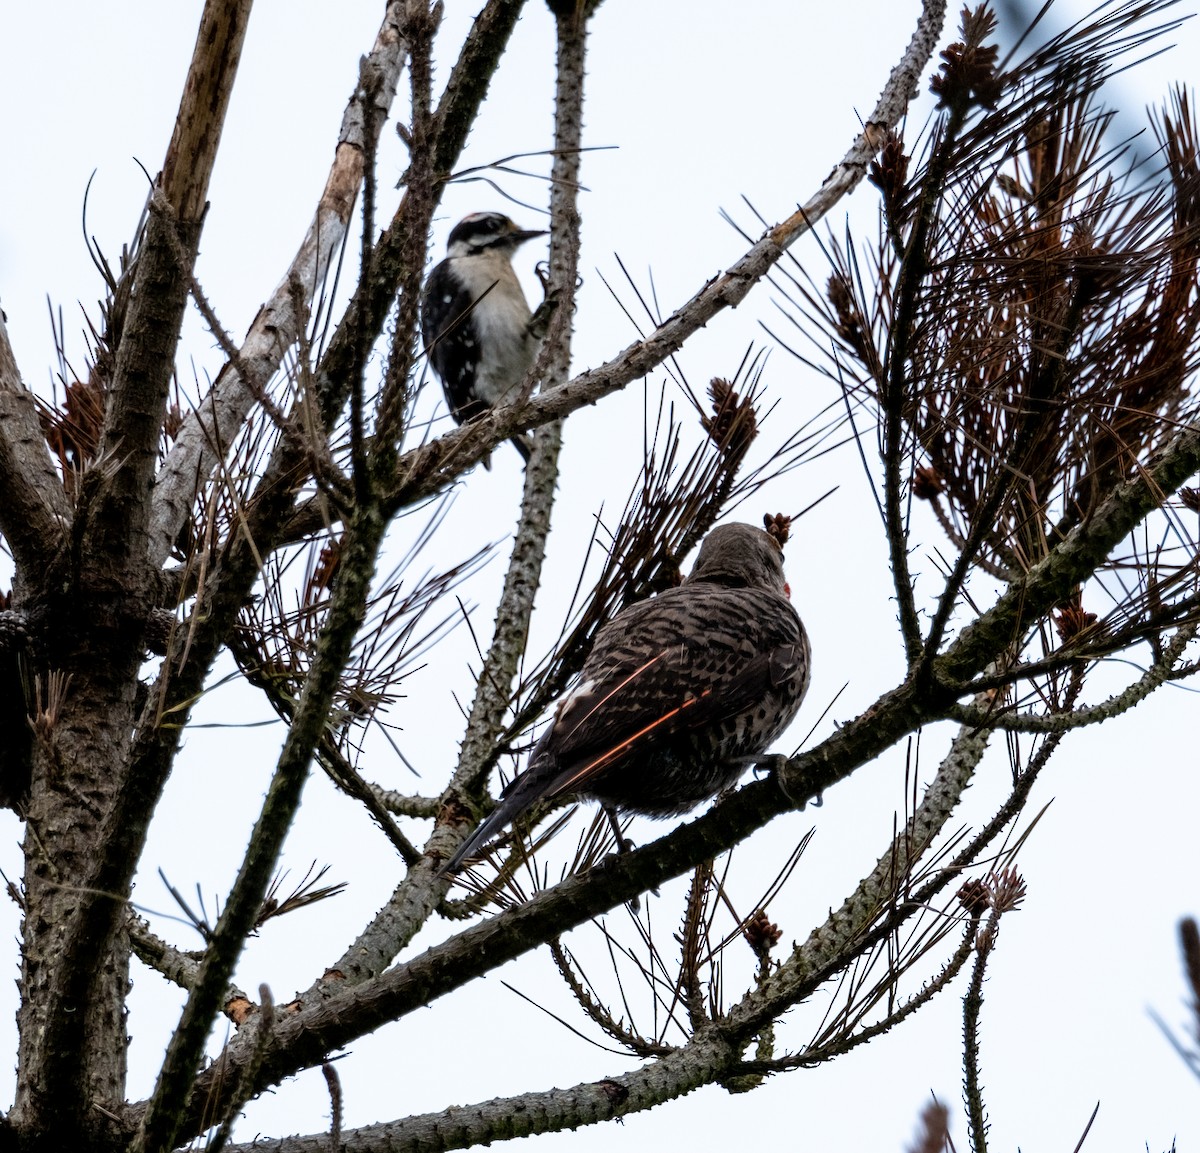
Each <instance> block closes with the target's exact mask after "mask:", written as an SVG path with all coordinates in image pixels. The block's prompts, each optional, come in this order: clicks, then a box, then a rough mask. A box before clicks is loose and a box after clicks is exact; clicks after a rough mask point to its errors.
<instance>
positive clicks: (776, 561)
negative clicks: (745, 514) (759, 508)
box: [686, 524, 788, 596]
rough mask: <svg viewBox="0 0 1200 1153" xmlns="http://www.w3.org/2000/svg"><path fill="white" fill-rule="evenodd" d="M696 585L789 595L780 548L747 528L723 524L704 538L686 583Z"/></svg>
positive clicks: (745, 525) (760, 532)
mask: <svg viewBox="0 0 1200 1153" xmlns="http://www.w3.org/2000/svg"><path fill="white" fill-rule="evenodd" d="M697 581H706V582H708V583H710V584H719V585H724V586H725V587H727V588H752V589H767V590H769V591H771V592H775V593H779V594H780V595H781V596H787V595H788V587H787V581H786V580H785V578H784V575H783V553H782V552H781V551H780V548H779V545H777V544H776V543H775V538H774V537H772V536H769V535H768V534H767V533H765V532H763V530H762V529H760V528H755V527H754V526H753V525H750V524H723V525H720V526H719V527H718V528H714V529H713V530H712V532H710V533H709V534H708V536H706V537H705V538H704V543H703V544H702V545H701V546H700V555H699V556H698V557H696V563H695V565H694V566H693V567H692V571H691V573H690V574H689V576H688V578H687V581H686V583H687V584H694V583H695V582H697Z"/></svg>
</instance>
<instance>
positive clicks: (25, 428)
mask: <svg viewBox="0 0 1200 1153" xmlns="http://www.w3.org/2000/svg"><path fill="white" fill-rule="evenodd" d="M0 492H3V493H4V500H3V501H0V533H2V534H3V536H4V539H5V540H6V541H8V543H9V545H10V546H11V548H12V551H13V560H14V561H15V562H16V569H17V573H18V574H19V576H20V577H21V578H22V579H24V580H36V579H37V574H39V573H41V572H44V571H45V569H46V566H47V564H48V563H49V559H50V557H51V556H53V555H54V553H55V552H56V551H57V550H58V549H60V548H61V547H62V545H63V541H64V539H65V529H66V526H67V525H68V524H69V523H70V519H71V506H70V503H69V502H68V500H67V497H66V493H65V492H63V486H62V481H61V480H60V479H59V477H58V473H57V472H56V471H55V469H54V463H53V462H52V461H51V459H50V452H49V450H48V449H47V447H46V438H45V437H44V436H43V435H42V428H41V424H40V423H39V422H38V415H37V406H36V404H35V402H34V399H33V393H31V392H30V391H29V389H27V388H26V387H25V385H24V383H23V382H22V380H21V373H20V371H19V370H18V368H17V361H16V358H15V357H14V356H13V351H12V345H11V344H10V343H9V340H8V329H7V328H6V327H5V324H4V317H3V314H0Z"/></svg>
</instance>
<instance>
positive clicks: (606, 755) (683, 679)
mask: <svg viewBox="0 0 1200 1153" xmlns="http://www.w3.org/2000/svg"><path fill="white" fill-rule="evenodd" d="M808 665H809V651H808V641H807V637H806V636H805V633H804V628H803V626H802V625H801V623H800V618H799V617H798V616H797V614H796V611H795V609H793V608H792V606H791V605H790V604H789V603H788V601H787V600H785V599H784V598H783V597H781V596H778V595H776V594H773V593H770V592H765V591H762V590H759V589H728V588H722V587H720V586H709V585H703V584H696V585H691V584H686V585H683V586H681V587H680V588H677V589H672V590H670V591H668V592H666V593H663V594H662V595H661V596H658V597H656V598H654V599H653V600H650V601H645V602H643V603H642V604H639V605H635V606H633V607H632V608H631V609H628V610H626V612H624V613H622V614H621V615H620V616H619V617H618V618H617V619H616V620H615V621H613V622H612V623H611V624H610V625H608V626H607V627H606V628H604V629H603V630H601V632H600V634H599V636H598V637H597V639H596V645H595V648H594V649H593V650H592V654H591V656H590V657H589V659H588V661H587V664H586V665H585V667H584V670H583V674H582V676H581V680H580V685H579V687H578V688H577V689H575V691H574V692H572V693H571V694H570V696H568V697H566V698H565V699H564V700H563V702H562V704H561V705H560V707H559V711H558V714H557V716H556V717H555V721H554V724H553V726H552V727H551V729H550V730H549V732H548V733H547V734H546V735H545V737H543V739H542V741H541V743H540V744H539V746H538V749H537V750H536V752H535V755H534V757H533V758H532V759H531V765H530V768H531V770H532V769H533V768H534V766H535V764H536V762H537V761H538V760H539V759H540V758H542V757H545V756H549V757H552V758H553V760H554V762H555V764H556V766H557V771H556V772H555V773H554V776H553V777H552V778H550V779H548V780H546V781H544V782H542V789H543V793H542V795H544V796H548V797H552V796H557V795H558V794H560V793H564V792H575V793H585V794H589V795H592V796H596V797H598V798H599V799H601V800H603V801H605V802H607V803H611V804H614V805H616V806H617V807H619V808H625V809H633V810H635V811H638V812H645V813H649V814H651V815H668V814H670V813H675V812H681V811H685V810H686V809H688V808H691V807H692V806H693V805H695V804H697V803H699V802H700V801H701V800H704V799H705V798H706V797H709V796H712V795H713V793H715V792H717V791H719V790H720V788H722V787H724V785H725V784H727V783H730V780H731V779H736V778H737V776H738V775H739V774H740V772H741V771H742V768H743V767H744V766H743V765H742V764H741V763H735V762H738V760H739V758H744V757H747V756H750V755H752V754H754V753H756V752H759V751H761V750H762V749H764V748H765V747H766V746H767V745H769V744H770V743H771V742H772V741H773V740H774V739H775V738H776V737H777V736H778V735H779V734H780V733H781V732H782V731H783V730H784V729H785V728H786V727H787V725H788V723H789V722H790V721H791V719H792V717H793V716H794V715H795V713H796V710H797V708H799V705H800V701H801V699H802V698H803V695H804V691H805V689H806V688H807V686H808ZM639 761H641V762H645V768H641V769H639V768H638V762H639Z"/></svg>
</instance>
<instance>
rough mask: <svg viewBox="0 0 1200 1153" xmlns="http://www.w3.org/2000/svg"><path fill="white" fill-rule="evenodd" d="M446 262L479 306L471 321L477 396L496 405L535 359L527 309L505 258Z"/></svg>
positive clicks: (488, 255) (487, 255) (492, 255)
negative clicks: (475, 350) (474, 336)
mask: <svg viewBox="0 0 1200 1153" xmlns="http://www.w3.org/2000/svg"><path fill="white" fill-rule="evenodd" d="M450 263H451V265H452V267H453V272H454V275H455V276H456V277H457V278H458V280H459V282H460V283H461V284H462V285H463V286H464V287H465V288H466V289H467V291H468V292H469V293H470V295H471V297H472V299H474V300H476V301H478V303H477V304H476V305H475V307H474V308H473V309H472V311H471V317H470V323H471V325H472V327H473V328H474V330H475V335H476V342H477V344H476V346H477V348H478V349H479V366H478V368H477V369H476V373H475V395H476V396H478V397H479V398H480V399H481V400H483V401H484V402H485V403H487V404H489V405H494V404H497V403H499V402H500V401H501V400H503V399H504V397H505V394H506V393H507V392H508V391H509V390H510V389H512V388H515V387H517V386H518V385H519V384H520V383H521V381H522V379H523V378H524V376H525V374H526V373H527V372H528V371H529V366H530V365H531V364H532V363H533V360H534V357H535V355H536V354H537V341H536V340H535V339H534V338H533V337H532V336H530V335H529V319H530V316H531V315H532V314H531V312H530V310H529V304H528V302H527V301H526V300H525V293H524V292H522V291H521V283H520V281H519V280H517V274H516V273H515V272H514V271H513V267H512V265H511V264H510V263H509V261H508V258H507V257H506V256H505V255H504V254H502V253H500V252H489V251H483V252H478V253H475V254H474V255H471V256H452V257H450ZM493 286H494V287H493Z"/></svg>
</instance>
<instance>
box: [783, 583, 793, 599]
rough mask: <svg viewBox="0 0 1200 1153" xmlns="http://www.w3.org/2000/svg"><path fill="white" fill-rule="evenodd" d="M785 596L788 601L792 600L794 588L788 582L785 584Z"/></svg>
mask: <svg viewBox="0 0 1200 1153" xmlns="http://www.w3.org/2000/svg"><path fill="white" fill-rule="evenodd" d="M783 595H784V596H785V597H787V599H788V600H791V599H792V586H791V585H790V584H788V583H787V581H784V582H783Z"/></svg>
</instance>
